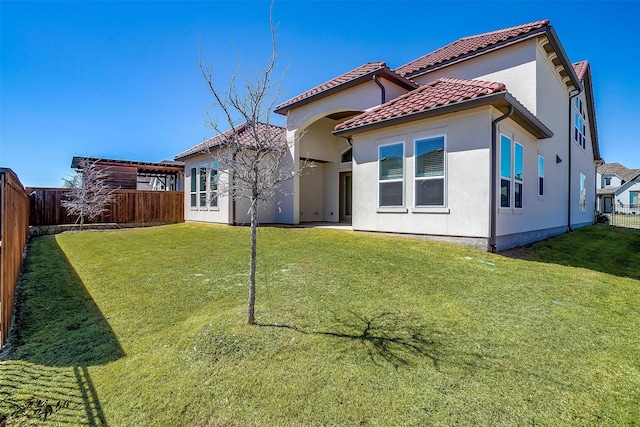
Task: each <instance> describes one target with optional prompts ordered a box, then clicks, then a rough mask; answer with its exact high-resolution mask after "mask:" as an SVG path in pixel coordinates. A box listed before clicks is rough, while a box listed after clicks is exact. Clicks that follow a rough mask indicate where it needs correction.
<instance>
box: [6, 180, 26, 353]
mask: <svg viewBox="0 0 640 427" xmlns="http://www.w3.org/2000/svg"><path fill="white" fill-rule="evenodd" d="M28 218H29V198H28V197H27V193H26V191H25V189H24V187H23V186H22V184H21V183H20V180H19V179H18V177H17V176H16V174H15V173H14V172H13V171H12V170H11V169H5V168H0V348H2V347H3V346H4V344H5V343H6V341H7V336H8V334H9V326H10V324H11V316H12V314H13V302H14V299H15V290H16V282H17V280H18V275H19V274H20V267H21V266H22V254H23V253H24V245H25V244H26V240H27V234H28V232H29V224H28Z"/></svg>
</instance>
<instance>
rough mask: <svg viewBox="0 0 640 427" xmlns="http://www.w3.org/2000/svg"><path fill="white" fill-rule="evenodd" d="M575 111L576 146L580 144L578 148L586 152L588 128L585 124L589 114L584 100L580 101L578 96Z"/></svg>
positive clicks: (574, 138)
mask: <svg viewBox="0 0 640 427" xmlns="http://www.w3.org/2000/svg"><path fill="white" fill-rule="evenodd" d="M573 110H574V111H573V122H574V123H573V140H574V142H575V143H576V144H578V147H581V148H582V149H583V150H586V147H587V135H586V134H587V127H586V126H585V124H584V123H585V121H586V120H587V114H586V111H585V110H584V106H583V104H582V100H580V99H579V97H578V96H576V99H575V102H574V104H573Z"/></svg>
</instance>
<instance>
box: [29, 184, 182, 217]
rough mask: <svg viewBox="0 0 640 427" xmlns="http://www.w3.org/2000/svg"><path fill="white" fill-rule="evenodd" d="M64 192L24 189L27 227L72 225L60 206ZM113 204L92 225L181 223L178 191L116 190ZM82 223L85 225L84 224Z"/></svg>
mask: <svg viewBox="0 0 640 427" xmlns="http://www.w3.org/2000/svg"><path fill="white" fill-rule="evenodd" d="M68 192H69V190H67V189H65V188H27V193H28V194H29V199H30V202H31V203H30V212H29V225H61V224H74V223H75V222H76V219H77V217H75V216H69V215H67V212H66V211H65V209H64V208H63V207H62V204H61V202H62V201H63V200H65V199H66V197H67V196H66V194H67V193H68ZM114 194H115V201H114V202H113V203H111V204H110V205H109V206H108V207H107V211H106V212H104V213H103V214H101V215H100V216H99V217H98V218H96V219H95V220H94V221H93V222H94V223H103V222H108V223H112V222H115V223H118V224H131V223H136V224H158V223H176V222H184V193H183V192H182V191H147V190H116V191H115V193H114ZM85 223H86V221H85Z"/></svg>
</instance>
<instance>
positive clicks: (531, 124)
mask: <svg viewBox="0 0 640 427" xmlns="http://www.w3.org/2000/svg"><path fill="white" fill-rule="evenodd" d="M483 105H494V106H496V107H502V109H504V111H507V109H508V107H509V105H512V106H513V108H514V112H515V114H514V115H513V116H512V118H513V120H514V121H515V122H516V123H518V124H519V125H520V126H522V127H523V128H525V129H526V130H527V131H529V132H531V134H532V135H534V136H535V137H536V138H538V139H546V138H551V137H552V136H553V132H552V131H551V130H550V129H549V128H548V127H546V126H545V125H544V124H543V123H542V122H541V121H540V120H539V119H538V118H537V117H536V116H534V115H533V114H531V112H529V111H528V110H527V109H526V108H525V107H523V106H522V104H520V103H519V102H518V101H517V100H516V99H515V98H513V97H512V96H511V95H510V94H509V93H507V92H500V93H496V94H491V95H486V96H482V97H478V98H473V99H468V100H465V101H461V102H456V103H453V104H447V105H443V106H440V107H436V108H431V109H428V110H425V111H419V112H417V113H413V114H407V115H404V116H400V117H394V118H391V119H387V120H383V121H379V122H375V123H370V124H366V125H362V126H358V127H354V128H348V129H344V130H339V131H333V132H332V133H333V135H335V136H341V137H343V138H349V137H351V136H352V135H354V134H356V133H362V132H365V131H369V130H375V129H379V128H383V127H387V126H391V125H397V124H402V123H407V122H411V121H414V120H421V119H427V118H431V117H435V116H440V115H443V114H447V113H455V112H457V111H463V110H468V109H470V108H475V107H480V106H483Z"/></svg>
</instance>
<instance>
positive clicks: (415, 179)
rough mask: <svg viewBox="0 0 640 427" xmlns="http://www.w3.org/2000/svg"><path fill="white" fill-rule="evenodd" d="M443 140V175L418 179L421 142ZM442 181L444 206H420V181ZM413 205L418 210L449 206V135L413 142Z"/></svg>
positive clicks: (422, 138)
mask: <svg viewBox="0 0 640 427" xmlns="http://www.w3.org/2000/svg"><path fill="white" fill-rule="evenodd" d="M438 138H442V139H443V145H442V149H443V150H444V152H443V155H442V175H438V176H426V177H418V176H416V174H417V167H418V161H417V160H418V158H417V154H416V153H417V145H418V142H420V141H425V140H429V139H438ZM435 179H442V204H441V205H418V203H417V199H418V197H417V190H418V181H427V180H435ZM413 205H414V207H416V208H431V207H435V208H438V207H440V208H442V207H446V206H447V135H446V134H438V135H433V136H425V137H421V138H415V139H414V140H413Z"/></svg>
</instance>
